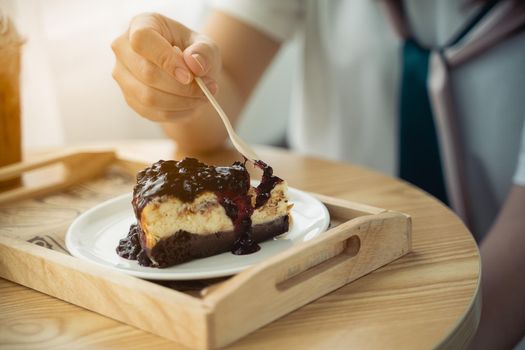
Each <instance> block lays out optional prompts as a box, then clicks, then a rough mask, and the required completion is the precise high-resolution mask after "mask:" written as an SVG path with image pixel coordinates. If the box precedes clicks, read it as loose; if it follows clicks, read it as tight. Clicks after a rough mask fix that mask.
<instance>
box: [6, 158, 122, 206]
mask: <svg viewBox="0 0 525 350" xmlns="http://www.w3.org/2000/svg"><path fill="white" fill-rule="evenodd" d="M115 159H116V154H115V152H113V151H67V152H63V153H59V154H54V155H51V156H46V157H42V158H40V159H37V160H34V161H24V162H20V163H15V164H12V165H8V166H5V167H1V168H0V182H2V181H6V180H11V179H15V178H18V177H21V176H22V175H33V174H29V173H30V172H33V171H34V172H37V171H38V172H40V171H42V173H41V174H34V175H35V176H32V177H30V178H24V179H23V181H22V183H21V185H20V186H18V187H15V188H12V189H7V190H6V191H1V192H0V204H2V203H6V202H10V201H14V200H20V199H24V198H29V197H34V196H40V195H44V194H47V193H50V192H54V191H58V190H62V189H64V188H66V187H69V186H71V185H74V184H77V183H80V182H82V181H86V180H88V179H90V178H92V177H94V176H96V175H98V174H100V173H101V172H102V171H103V170H104V169H105V168H106V167H107V166H108V165H109V164H110V163H112V162H113V161H115ZM57 166H58V168H57V169H52V168H54V167H57ZM60 166H61V167H60ZM46 168H49V170H54V171H48V172H47V173H46V171H47V169H46Z"/></svg>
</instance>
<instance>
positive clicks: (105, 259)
mask: <svg viewBox="0 0 525 350" xmlns="http://www.w3.org/2000/svg"><path fill="white" fill-rule="evenodd" d="M288 191H289V192H288V195H289V198H290V201H291V202H292V203H293V204H294V206H293V208H292V224H291V227H290V230H289V231H288V232H287V233H285V234H282V235H280V236H279V237H276V238H274V239H273V240H270V241H266V242H263V243H261V244H260V246H261V249H260V250H259V251H258V252H256V253H253V254H248V255H234V254H232V253H230V252H227V253H223V254H219V255H215V256H211V257H208V258H204V259H198V260H193V261H190V262H187V263H184V264H180V265H175V266H172V267H168V268H163V269H159V268H153V267H144V266H140V265H139V264H138V263H137V261H134V260H127V259H124V258H121V257H120V256H119V255H117V253H116V251H115V248H116V247H117V245H118V242H119V240H120V239H121V238H123V237H125V236H126V235H127V233H128V231H129V226H130V225H131V224H132V223H134V222H135V216H134V214H133V209H132V207H131V198H132V194H131V193H130V194H125V195H122V196H119V197H116V198H113V199H111V200H109V201H107V202H104V203H102V204H99V205H97V206H96V207H94V208H91V209H90V210H88V211H86V212H84V213H83V214H82V215H80V216H79V217H78V218H77V219H76V220H75V221H74V222H73V223H72V224H71V226H70V227H69V230H68V232H67V234H66V247H67V249H68V250H69V252H70V253H71V254H72V255H73V256H76V257H78V258H81V259H85V260H89V261H92V262H95V263H97V264H99V265H103V266H106V267H110V268H112V269H115V270H118V271H120V272H124V273H127V274H129V275H133V276H136V277H140V278H146V279H152V280H193V279H205V278H215V277H222V276H229V275H233V274H235V273H238V272H240V271H242V270H244V269H246V268H248V267H250V266H251V265H253V264H256V263H258V262H260V261H263V260H264V259H267V258H269V257H271V256H273V255H275V254H278V253H280V252H282V251H284V250H286V249H288V248H290V247H292V246H293V245H295V244H298V243H300V242H304V241H308V240H310V239H312V238H314V237H316V236H318V235H319V234H321V233H322V232H324V231H325V230H326V229H327V228H328V225H329V223H330V217H329V214H328V210H327V209H326V207H325V206H324V205H323V204H322V203H321V202H320V201H319V200H317V199H316V198H314V197H313V196H311V195H309V194H307V193H304V192H301V191H299V190H297V189H294V188H289V189H288Z"/></svg>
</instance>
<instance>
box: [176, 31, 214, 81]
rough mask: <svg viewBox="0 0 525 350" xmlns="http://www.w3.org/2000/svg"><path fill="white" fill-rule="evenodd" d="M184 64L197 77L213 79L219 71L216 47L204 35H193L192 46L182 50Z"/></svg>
mask: <svg viewBox="0 0 525 350" xmlns="http://www.w3.org/2000/svg"><path fill="white" fill-rule="evenodd" d="M183 55H184V62H185V63H186V65H187V66H188V67H189V68H190V70H191V72H192V73H193V74H194V75H196V76H199V77H202V76H206V75H209V76H211V77H215V76H216V74H217V73H218V72H219V70H220V69H221V56H220V53H219V48H218V47H217V45H216V44H215V43H214V42H213V41H211V40H210V39H208V38H207V37H206V36H204V35H199V34H194V35H193V36H192V44H191V45H190V46H188V47H187V48H186V49H185V50H184V53H183Z"/></svg>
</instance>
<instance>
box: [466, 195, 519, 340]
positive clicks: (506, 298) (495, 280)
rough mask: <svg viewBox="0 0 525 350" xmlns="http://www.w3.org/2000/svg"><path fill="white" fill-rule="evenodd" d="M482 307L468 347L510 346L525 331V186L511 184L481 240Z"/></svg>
mask: <svg viewBox="0 0 525 350" xmlns="http://www.w3.org/2000/svg"><path fill="white" fill-rule="evenodd" d="M481 261H482V281H481V291H482V298H483V307H482V311H481V321H480V325H479V328H478V332H477V334H476V336H475V338H474V340H473V342H472V345H471V348H472V349H512V348H513V347H514V346H515V345H516V344H517V343H518V342H519V341H520V340H521V338H522V337H523V336H524V334H525V187H523V186H518V185H515V186H514V187H513V188H512V189H511V191H510V193H509V195H508V197H507V200H506V201H505V204H504V206H503V208H502V210H501V211H500V213H499V215H498V218H497V220H496V222H495V223H494V225H493V227H492V229H491V230H490V232H489V234H488V235H487V237H486V238H485V239H484V240H483V242H482V244H481Z"/></svg>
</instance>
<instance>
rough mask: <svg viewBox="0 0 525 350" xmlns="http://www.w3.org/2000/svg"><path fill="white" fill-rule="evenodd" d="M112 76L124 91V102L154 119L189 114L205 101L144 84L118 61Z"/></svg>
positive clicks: (162, 119)
mask: <svg viewBox="0 0 525 350" xmlns="http://www.w3.org/2000/svg"><path fill="white" fill-rule="evenodd" d="M113 78H114V79H115V80H116V81H117V83H118V84H119V86H120V88H121V90H122V91H123V92H124V97H125V99H126V102H127V103H128V104H129V105H130V106H131V107H132V108H133V109H135V110H136V111H137V112H138V113H139V114H141V115H142V116H144V117H145V118H148V119H151V120H154V121H168V120H172V119H173V118H175V117H177V116H181V115H189V114H191V112H193V111H195V110H196V109H197V108H199V107H201V106H203V105H204V104H205V103H207V101H206V100H205V99H204V98H200V97H199V98H192V97H187V96H179V95H175V94H170V93H167V92H164V91H161V90H158V89H155V88H153V87H150V86H147V85H144V84H143V83H142V82H141V81H139V80H138V79H137V78H135V77H134V76H133V74H131V73H130V72H129V71H128V70H127V68H126V67H125V66H123V65H122V64H120V63H117V64H116V66H115V68H114V70H113Z"/></svg>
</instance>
